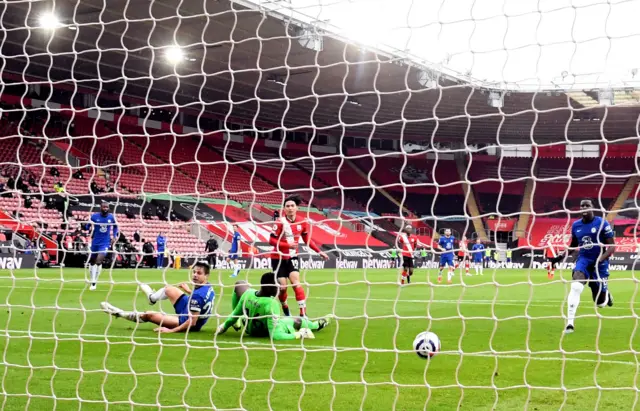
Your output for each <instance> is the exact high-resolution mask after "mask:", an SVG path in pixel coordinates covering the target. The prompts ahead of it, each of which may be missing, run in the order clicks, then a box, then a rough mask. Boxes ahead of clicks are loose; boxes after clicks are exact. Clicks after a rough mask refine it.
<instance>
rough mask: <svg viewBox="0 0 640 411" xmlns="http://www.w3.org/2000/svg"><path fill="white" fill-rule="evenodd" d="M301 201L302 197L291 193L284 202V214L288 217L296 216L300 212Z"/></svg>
mask: <svg viewBox="0 0 640 411" xmlns="http://www.w3.org/2000/svg"><path fill="white" fill-rule="evenodd" d="M301 202H302V201H301V200H300V197H298V196H296V195H291V196H288V197H287V198H285V199H284V203H283V204H282V205H283V206H284V214H285V215H286V216H287V217H293V216H295V215H296V213H297V212H298V206H299V205H300V203H301Z"/></svg>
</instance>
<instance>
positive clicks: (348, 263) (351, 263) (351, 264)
mask: <svg viewBox="0 0 640 411" xmlns="http://www.w3.org/2000/svg"><path fill="white" fill-rule="evenodd" d="M320 262H322V263H324V261H320ZM336 268H343V269H349V268H351V269H353V268H358V261H356V260H336Z"/></svg>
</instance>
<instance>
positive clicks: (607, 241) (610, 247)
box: [598, 221, 616, 264]
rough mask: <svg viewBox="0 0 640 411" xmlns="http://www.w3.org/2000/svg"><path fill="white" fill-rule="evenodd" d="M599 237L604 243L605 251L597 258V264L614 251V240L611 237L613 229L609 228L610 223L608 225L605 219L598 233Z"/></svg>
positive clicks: (606, 258)
mask: <svg viewBox="0 0 640 411" xmlns="http://www.w3.org/2000/svg"><path fill="white" fill-rule="evenodd" d="M600 238H601V240H602V242H603V243H604V248H605V251H604V253H603V254H602V255H601V256H600V257H599V258H598V264H600V263H601V262H603V261H607V260H608V259H609V257H611V256H612V255H613V253H614V252H615V251H616V242H615V240H614V239H613V230H612V229H611V225H609V222H607V221H605V223H604V227H603V230H602V232H601V233H600Z"/></svg>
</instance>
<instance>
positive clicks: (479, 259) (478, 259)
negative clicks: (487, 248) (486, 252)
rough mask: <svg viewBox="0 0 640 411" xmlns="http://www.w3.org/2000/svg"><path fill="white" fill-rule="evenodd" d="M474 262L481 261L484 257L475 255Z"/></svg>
mask: <svg viewBox="0 0 640 411" xmlns="http://www.w3.org/2000/svg"><path fill="white" fill-rule="evenodd" d="M473 262H474V263H481V262H482V257H473Z"/></svg>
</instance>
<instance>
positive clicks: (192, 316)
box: [153, 297, 204, 333]
mask: <svg viewBox="0 0 640 411" xmlns="http://www.w3.org/2000/svg"><path fill="white" fill-rule="evenodd" d="M203 305H204V301H203V300H202V299H200V298H193V297H192V298H191V301H190V303H189V318H188V319H187V321H185V322H183V323H182V324H180V325H179V326H177V327H176V328H167V327H158V328H156V329H155V330H153V331H155V332H159V333H181V332H185V331H187V330H188V329H189V328H191V327H193V326H194V325H196V323H197V322H198V317H200V311H201V310H202V306H203Z"/></svg>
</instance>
